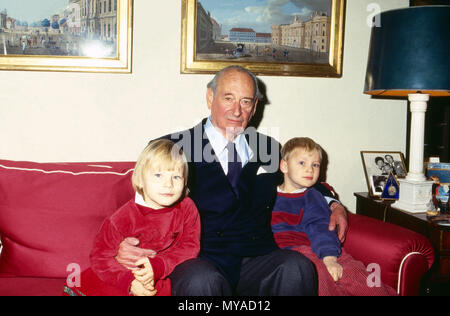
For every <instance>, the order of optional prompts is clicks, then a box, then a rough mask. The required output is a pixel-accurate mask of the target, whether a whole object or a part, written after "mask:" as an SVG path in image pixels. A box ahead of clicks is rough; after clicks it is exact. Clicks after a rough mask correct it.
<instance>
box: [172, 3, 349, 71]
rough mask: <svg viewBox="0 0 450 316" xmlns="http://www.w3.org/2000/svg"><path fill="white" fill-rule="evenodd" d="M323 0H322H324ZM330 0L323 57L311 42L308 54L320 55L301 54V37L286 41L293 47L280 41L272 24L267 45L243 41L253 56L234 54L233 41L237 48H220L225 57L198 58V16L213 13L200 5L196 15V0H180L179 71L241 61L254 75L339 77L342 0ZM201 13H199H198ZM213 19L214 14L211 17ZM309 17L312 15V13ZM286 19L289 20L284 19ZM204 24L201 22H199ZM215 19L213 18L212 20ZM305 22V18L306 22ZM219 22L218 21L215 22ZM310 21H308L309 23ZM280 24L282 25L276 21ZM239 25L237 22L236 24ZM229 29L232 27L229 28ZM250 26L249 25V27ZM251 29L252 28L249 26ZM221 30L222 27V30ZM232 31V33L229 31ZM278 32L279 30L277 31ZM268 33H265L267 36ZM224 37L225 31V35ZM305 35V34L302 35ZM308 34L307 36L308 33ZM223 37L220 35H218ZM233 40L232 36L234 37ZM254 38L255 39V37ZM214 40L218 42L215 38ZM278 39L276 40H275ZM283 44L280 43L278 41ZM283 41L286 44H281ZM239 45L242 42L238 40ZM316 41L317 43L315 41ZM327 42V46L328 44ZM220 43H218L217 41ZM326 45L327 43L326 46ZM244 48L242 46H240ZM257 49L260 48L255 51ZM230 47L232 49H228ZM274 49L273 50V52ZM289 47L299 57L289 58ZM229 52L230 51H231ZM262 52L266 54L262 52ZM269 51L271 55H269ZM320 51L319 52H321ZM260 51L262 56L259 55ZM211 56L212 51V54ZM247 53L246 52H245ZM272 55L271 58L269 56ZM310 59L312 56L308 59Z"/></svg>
mask: <svg viewBox="0 0 450 316" xmlns="http://www.w3.org/2000/svg"><path fill="white" fill-rule="evenodd" d="M323 1H324V0H322V2H323ZM329 1H330V4H331V10H330V12H331V13H330V16H329V17H328V20H327V21H328V22H327V23H328V24H327V25H328V26H329V27H328V28H327V29H328V30H327V31H326V32H327V33H325V32H324V34H323V35H326V38H328V39H329V41H327V42H326V44H325V45H322V48H324V49H325V50H326V49H328V55H326V54H325V57H324V56H323V55H324V54H323V52H322V53H321V52H316V51H314V48H312V46H311V45H312V44H311V43H310V44H311V45H309V44H308V45H309V50H310V51H311V54H310V55H313V54H314V53H315V54H316V55H319V57H317V58H316V57H315V56H313V57H309V55H308V57H302V56H307V55H306V54H307V53H308V52H307V49H305V48H304V47H303V48H301V47H302V45H303V46H305V45H304V43H305V42H306V40H303V43H302V44H300V40H299V41H298V42H297V44H296V42H295V41H296V40H295V39H294V40H293V41H291V43H290V44H289V43H288V44H289V45H291V46H296V47H289V46H287V44H286V43H283V42H282V40H280V37H281V36H280V37H278V36H275V32H276V33H277V34H278V31H274V27H275V28H276V27H278V26H272V33H271V38H270V40H271V42H270V45H269V44H268V42H266V43H264V44H267V45H265V46H268V47H269V48H267V47H264V48H259V46H261V44H260V43H257V44H253V45H254V46H253V45H252V44H248V43H243V44H244V48H245V45H248V47H249V48H250V49H252V47H253V50H254V51H256V53H255V54H253V55H252V56H254V57H253V59H252V58H245V57H241V56H239V57H238V58H234V57H236V54H235V52H236V51H239V49H240V47H239V43H237V42H234V45H235V46H236V45H237V46H236V47H237V48H236V49H234V50H232V47H231V48H230V49H229V50H228V49H227V48H223V51H222V52H221V54H222V55H223V56H225V57H223V58H221V57H219V59H217V57H214V58H213V57H211V58H210V59H208V57H205V58H199V55H201V54H197V53H198V52H199V51H198V48H197V44H198V41H197V34H200V36H199V37H201V36H204V33H205V32H200V33H198V29H197V23H198V22H197V19H199V20H202V19H204V17H203V15H204V14H203V11H204V12H207V13H206V14H209V15H210V17H212V18H213V17H214V12H210V11H209V8H206V9H203V11H202V10H201V9H200V11H199V12H200V13H199V16H198V15H197V10H198V2H199V1H197V0H182V30H181V69H180V71H181V73H183V74H202V73H203V74H209V73H216V72H217V71H219V70H220V69H222V68H224V67H226V66H230V65H236V64H238V65H241V66H243V67H246V68H247V69H249V70H251V71H252V72H254V73H255V74H257V75H278V76H305V77H335V78H337V77H341V76H342V61H343V44H344V20H345V3H346V1H345V0H329ZM241 3H243V4H242V5H245V1H241ZM200 15H201V16H200ZM213 19H214V18H213ZM311 21H313V20H312V17H311ZM286 22H289V21H286ZM296 22H298V24H301V22H302V21H297V19H295V20H294V22H293V23H296ZM200 23H201V24H202V25H203V22H200ZM213 23H214V21H213ZM305 23H306V22H305ZM218 24H220V21H219V22H218ZM309 25H310V24H309ZM279 26H280V27H281V26H282V25H279ZM237 27H239V25H237ZM231 30H232V29H231ZM251 30H252V29H251ZM252 31H253V30H252ZM222 33H223V30H222ZM230 34H231V33H230ZM260 34H262V37H264V34H270V33H260ZM280 34H281V33H280ZM268 36H269V35H267V37H268ZM225 37H226V35H225ZM256 37H258V33H256ZM301 38H305V36H304V34H303V37H300V39H301ZM309 38H310V37H309ZM220 40H222V38H221V39H220ZM228 40H232V39H231V38H230V36H229V37H228ZM233 40H234V38H233ZM255 41H257V39H256V40H255ZM222 42H223V43H221V44H224V46H225V44H227V43H224V42H226V41H222ZM215 43H217V42H215ZM278 43H279V44H278ZM264 44H263V45H264ZM281 44H283V45H281ZM284 44H286V45H284ZM241 45H242V44H241ZM314 45H316V43H314ZM327 45H328V46H327ZM217 46H219V45H217ZM325 46H327V47H325ZM315 47H316V48H315V49H316V50H320V48H317V45H316V46H315ZM241 50H243V48H241ZM258 50H259V51H258ZM231 51H232V53H231ZM274 51H275V52H274ZM290 51H292V52H293V53H292V55H294V54H297V55H298V57H293V58H291V60H289V58H290V55H289V53H290ZM231 54H232V55H231ZM263 54H265V55H263ZM270 54H272V56H270ZM321 54H322V55H321ZM261 55H263V56H261ZM211 56H212V55H211ZM247 57H248V56H247ZM271 57H272V59H273V60H271ZM283 57H284V58H285V59H286V61H283ZM318 58H321V62H320V63H315V62H314V60H316V59H318ZM311 60H313V61H312V62H311Z"/></svg>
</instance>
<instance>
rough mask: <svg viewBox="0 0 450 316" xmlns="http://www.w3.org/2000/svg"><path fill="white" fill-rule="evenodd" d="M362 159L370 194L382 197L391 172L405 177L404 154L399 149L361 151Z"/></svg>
mask: <svg viewBox="0 0 450 316" xmlns="http://www.w3.org/2000/svg"><path fill="white" fill-rule="evenodd" d="M361 159H362V163H363V167H364V173H365V176H366V181H367V187H368V190H369V194H370V195H371V196H373V197H381V195H382V193H383V190H384V187H385V185H386V183H387V181H388V178H389V174H390V173H392V174H393V175H394V176H395V177H396V178H405V177H406V174H407V171H406V165H405V159H404V157H403V154H402V153H401V152H399V151H361Z"/></svg>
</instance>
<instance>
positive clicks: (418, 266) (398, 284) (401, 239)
mask: <svg viewBox="0 0 450 316" xmlns="http://www.w3.org/2000/svg"><path fill="white" fill-rule="evenodd" d="M348 223H349V229H348V232H347V237H346V241H345V243H344V245H343V246H344V249H345V250H346V251H347V252H348V253H349V254H350V255H352V256H353V258H355V259H356V260H359V261H362V262H363V263H364V264H365V265H366V266H367V265H369V264H372V263H375V264H378V265H379V267H380V272H381V280H382V281H383V283H385V284H387V285H389V286H391V287H392V288H394V289H396V290H397V293H398V294H399V295H402V296H409V295H418V294H419V285H420V280H421V278H422V276H423V275H424V273H425V272H426V271H427V270H428V269H429V268H430V267H431V265H432V264H433V262H434V250H433V246H432V245H431V243H430V241H429V240H428V239H427V238H425V237H424V236H422V235H420V234H418V233H415V232H413V231H410V230H408V229H405V228H403V227H400V226H397V225H394V224H390V223H384V222H382V221H380V220H377V219H373V218H370V217H366V216H362V215H356V214H349V216H348Z"/></svg>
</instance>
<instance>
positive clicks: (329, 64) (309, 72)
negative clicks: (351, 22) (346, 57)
mask: <svg viewBox="0 0 450 316" xmlns="http://www.w3.org/2000/svg"><path fill="white" fill-rule="evenodd" d="M344 11H345V0H286V1H270V0H226V1H224V0H182V30H181V41H182V43H181V73H216V72H217V71H219V70H220V69H222V68H224V67H226V66H229V65H234V64H238V65H241V66H243V67H246V68H247V69H249V70H251V71H252V72H254V73H255V74H257V75H280V76H311V77H341V75H342V54H343V36H344V15H345V12H344Z"/></svg>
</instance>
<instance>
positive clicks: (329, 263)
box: [323, 256, 343, 282]
mask: <svg viewBox="0 0 450 316" xmlns="http://www.w3.org/2000/svg"><path fill="white" fill-rule="evenodd" d="M323 263H324V264H325V266H326V267H327V270H328V272H329V273H330V275H331V277H332V278H333V280H334V282H337V281H339V280H340V279H341V278H342V272H343V268H342V266H341V265H340V264H339V263H338V262H337V258H336V257H332V256H329V257H325V258H323Z"/></svg>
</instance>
